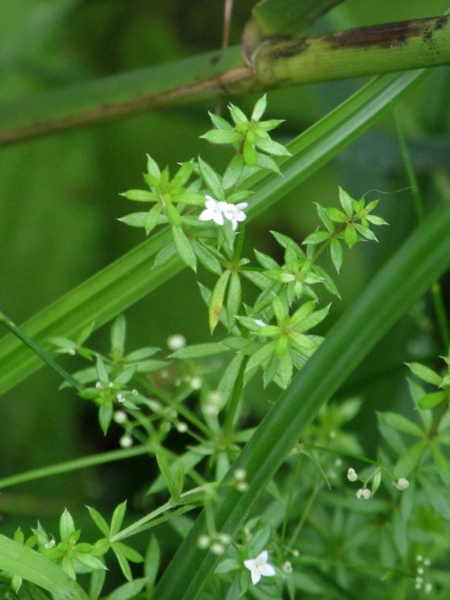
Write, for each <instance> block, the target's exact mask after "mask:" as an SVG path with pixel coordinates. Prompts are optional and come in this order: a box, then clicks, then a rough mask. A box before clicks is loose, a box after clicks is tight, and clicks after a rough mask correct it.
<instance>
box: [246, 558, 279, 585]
mask: <svg viewBox="0 0 450 600" xmlns="http://www.w3.org/2000/svg"><path fill="white" fill-rule="evenodd" d="M268 559H269V553H268V552H267V550H263V551H262V552H261V554H259V555H258V556H257V557H256V558H250V559H249V560H244V565H245V566H246V567H247V569H248V570H249V571H250V574H251V576H252V583H253V585H256V584H257V583H258V582H259V580H260V579H261V576H262V575H263V576H264V577H272V575H275V569H274V568H273V567H272V565H269V563H268V562H267V561H268Z"/></svg>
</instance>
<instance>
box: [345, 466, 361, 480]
mask: <svg viewBox="0 0 450 600" xmlns="http://www.w3.org/2000/svg"><path fill="white" fill-rule="evenodd" d="M347 479H348V480H349V481H356V480H357V479H358V474H357V473H356V471H355V469H352V468H350V469H349V470H348V471H347Z"/></svg>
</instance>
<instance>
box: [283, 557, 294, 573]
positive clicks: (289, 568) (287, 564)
mask: <svg viewBox="0 0 450 600" xmlns="http://www.w3.org/2000/svg"><path fill="white" fill-rule="evenodd" d="M281 570H282V571H283V573H284V574H285V575H290V574H291V573H292V564H291V563H290V562H289V561H288V560H287V561H286V562H285V563H283V566H282V567H281Z"/></svg>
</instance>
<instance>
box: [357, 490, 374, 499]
mask: <svg viewBox="0 0 450 600" xmlns="http://www.w3.org/2000/svg"><path fill="white" fill-rule="evenodd" d="M356 497H357V498H358V500H369V499H370V498H371V497H372V492H371V491H370V490H369V489H367V488H361V489H359V490H358V491H357V492H356Z"/></svg>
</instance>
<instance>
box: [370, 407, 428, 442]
mask: <svg viewBox="0 0 450 600" xmlns="http://www.w3.org/2000/svg"><path fill="white" fill-rule="evenodd" d="M380 418H381V419H383V421H384V422H385V423H387V424H388V425H390V426H391V427H393V428H394V429H397V431H401V432H402V433H407V434H408V435H412V436H414V437H418V438H423V437H424V435H425V434H424V432H423V431H422V429H421V428H420V427H419V426H418V425H417V424H416V423H413V422H412V421H410V420H409V419H407V418H406V417H404V416H403V415H400V414H398V413H394V412H382V413H380Z"/></svg>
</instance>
